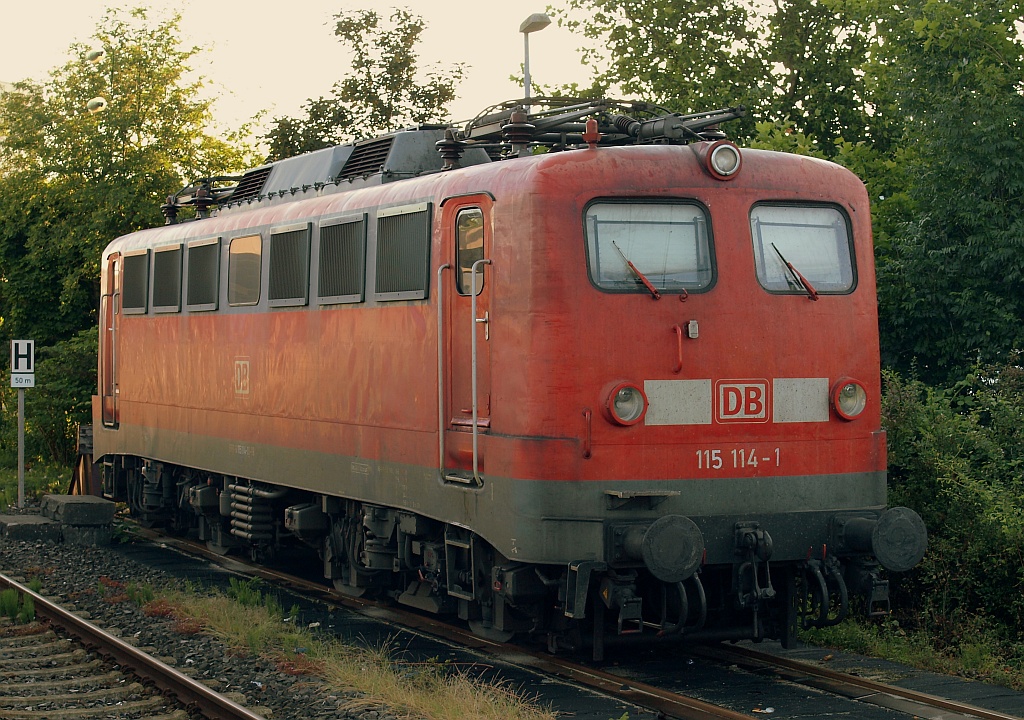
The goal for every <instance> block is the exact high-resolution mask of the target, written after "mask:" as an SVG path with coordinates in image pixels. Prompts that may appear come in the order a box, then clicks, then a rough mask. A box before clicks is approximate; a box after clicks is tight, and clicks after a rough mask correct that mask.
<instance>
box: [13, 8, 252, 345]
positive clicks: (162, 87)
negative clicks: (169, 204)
mask: <svg viewBox="0 0 1024 720" xmlns="http://www.w3.org/2000/svg"><path fill="white" fill-rule="evenodd" d="M178 23H179V17H178V16H174V17H172V18H170V19H167V20H162V21H157V22H151V21H149V19H148V17H147V14H146V11H144V10H142V9H139V10H134V11H132V12H131V13H129V14H128V15H127V16H125V15H123V14H122V13H121V12H119V11H116V10H111V11H108V13H107V15H106V16H105V17H104V18H103V19H102V21H101V22H100V24H99V26H98V28H97V31H96V35H95V40H96V43H97V46H98V47H99V48H102V50H103V55H102V58H101V60H100V62H99V63H98V64H96V65H92V64H90V63H87V62H85V61H84V59H83V58H84V57H85V54H86V49H87V48H86V47H85V46H84V45H82V44H77V43H76V44H75V45H73V46H72V47H71V49H70V54H71V56H72V57H73V58H74V59H73V60H71V61H69V62H68V63H67V64H65V65H64V66H63V67H60V68H57V69H55V70H54V71H53V72H52V73H51V76H50V80H49V81H48V82H46V83H45V84H42V85H40V84H36V83H33V82H22V83H18V84H16V85H15V89H14V91H12V92H10V93H7V94H4V95H2V96H0V137H3V138H4V140H3V142H2V143H0V277H2V279H3V284H2V286H0V317H2V318H3V324H2V325H0V336H2V337H0V341H6V339H8V338H11V337H15V336H21V337H30V338H34V339H35V340H36V342H37V346H38V347H42V346H46V345H50V344H53V343H55V342H57V341H58V340H61V339H64V338H68V337H71V336H72V335H74V334H75V333H76V332H78V331H79V330H82V329H83V328H85V327H87V326H89V325H90V324H92V323H93V321H94V319H95V313H96V309H97V305H98V277H99V260H100V253H101V251H102V249H103V248H104V246H106V244H107V243H108V242H110V241H111V240H112V239H114V238H116V237H118V236H119V235H122V234H124V233H127V232H131V231H133V230H137V229H139V228H142V227H148V226H152V225H154V224H159V223H160V222H161V216H160V210H159V208H160V205H161V203H162V202H163V201H164V200H165V198H166V197H167V196H168V195H169V194H171V193H172V192H174V191H176V190H178V189H179V188H181V187H182V186H183V185H184V184H185V183H186V182H188V181H190V180H192V179H194V178H196V177H202V176H207V175H213V174H222V173H224V172H227V171H231V170H236V169H239V168H241V167H244V166H246V165H247V164H248V163H247V162H246V160H245V158H244V152H243V150H242V149H240V148H239V146H238V145H237V144H234V143H233V142H232V141H231V139H230V138H229V140H221V139H218V138H215V137H213V136H211V135H209V134H208V132H207V128H208V126H209V124H210V121H211V114H210V101H208V100H202V99H200V98H199V92H200V89H201V87H202V80H191V79H189V78H190V75H189V66H188V63H189V60H190V58H191V57H192V56H193V55H194V54H195V53H196V52H197V49H196V48H183V47H181V44H180V40H179V33H178ZM101 96H103V97H106V99H107V106H106V110H105V111H104V112H102V113H97V114H89V113H88V112H86V103H87V101H88V100H89V98H95V97H101Z"/></svg>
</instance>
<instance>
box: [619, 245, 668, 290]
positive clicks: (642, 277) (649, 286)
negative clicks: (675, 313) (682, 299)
mask: <svg viewBox="0 0 1024 720" xmlns="http://www.w3.org/2000/svg"><path fill="white" fill-rule="evenodd" d="M612 247H613V248H615V249H616V250H618V251H619V255H621V256H622V259H623V260H625V261H626V265H628V266H629V269H630V270H631V271H632V273H633V274H634V275H636V279H637V280H639V281H640V282H642V283H643V285H644V287H645V288H647V289H648V290H649V291H650V293H651V296H652V297H653V298H654V299H655V300H659V299H660V298H661V293H660V292H658V288H656V287H654V285H653V284H652V283H651V281H650V280H648V279H647V276H646V275H644V274H643V273H642V272H640V271H639V270H638V269H637V267H636V265H634V264H633V263H631V262H630V261H629V258H628V257H626V254H625V253H624V252H622V250H621V249H620V248H619V246H618V245H616V244H615V241H614V240H612Z"/></svg>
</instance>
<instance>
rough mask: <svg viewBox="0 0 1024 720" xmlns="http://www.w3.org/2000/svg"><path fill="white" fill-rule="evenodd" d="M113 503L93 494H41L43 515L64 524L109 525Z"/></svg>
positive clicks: (112, 515) (112, 514)
mask: <svg viewBox="0 0 1024 720" xmlns="http://www.w3.org/2000/svg"><path fill="white" fill-rule="evenodd" d="M114 509H115V505H114V503H113V502H111V501H110V500H105V499H104V498H100V497H96V496H94V495H43V515H44V516H45V517H48V518H51V519H53V520H56V521H57V522H60V523H63V524H65V525H78V526H82V525H110V524H111V523H112V522H113V521H114Z"/></svg>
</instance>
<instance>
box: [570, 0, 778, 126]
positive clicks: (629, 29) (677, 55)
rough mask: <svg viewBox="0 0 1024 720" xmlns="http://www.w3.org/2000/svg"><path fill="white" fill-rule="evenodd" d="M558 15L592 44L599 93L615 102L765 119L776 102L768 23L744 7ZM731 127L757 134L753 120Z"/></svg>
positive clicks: (638, 5) (582, 10) (633, 8)
mask: <svg viewBox="0 0 1024 720" xmlns="http://www.w3.org/2000/svg"><path fill="white" fill-rule="evenodd" d="M553 13H554V14H555V16H556V17H557V18H558V22H559V24H560V25H564V26H565V27H567V28H569V29H570V30H572V31H573V32H576V33H579V34H581V35H582V36H583V37H585V38H588V39H589V40H590V41H591V43H590V44H589V45H588V47H586V48H584V49H583V50H582V51H581V52H582V57H581V61H582V63H583V64H584V65H587V66H590V67H593V68H605V69H604V70H602V71H600V72H597V73H595V81H594V86H595V87H603V88H608V89H609V92H610V93H613V94H615V95H616V96H618V95H622V96H624V97H636V98H638V99H642V100H648V101H650V102H653V103H656V104H658V105H662V106H665V107H669V108H672V109H674V110H678V111H680V112H698V111H701V110H710V109H713V108H717V107H723V106H727V105H735V104H743V105H746V106H747V107H748V108H749V109H750V110H752V111H759V110H760V108H762V107H763V106H764V105H765V104H766V103H767V102H768V101H769V98H770V97H771V95H772V92H773V89H772V88H773V83H772V80H771V70H770V65H769V63H768V60H767V58H766V57H765V56H764V55H763V53H762V52H760V50H761V49H762V48H763V35H764V32H765V31H764V22H763V18H760V17H759V16H758V15H757V14H756V13H755V12H754V11H753V9H752V6H751V4H750V3H748V2H744V0H725V2H717V3H707V2H698V1H697V0H569V2H568V3H567V6H566V9H564V10H554V11H553ZM755 114H756V112H755ZM729 127H730V133H732V134H736V133H740V134H743V135H747V134H751V133H752V132H753V127H754V116H753V114H752V115H751V117H748V118H747V119H745V120H743V121H739V122H732V123H730V125H729Z"/></svg>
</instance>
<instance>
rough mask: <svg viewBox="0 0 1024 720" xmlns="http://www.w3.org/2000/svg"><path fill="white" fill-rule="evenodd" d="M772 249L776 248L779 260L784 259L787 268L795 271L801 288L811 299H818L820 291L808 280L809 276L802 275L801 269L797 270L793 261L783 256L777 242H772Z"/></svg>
mask: <svg viewBox="0 0 1024 720" xmlns="http://www.w3.org/2000/svg"><path fill="white" fill-rule="evenodd" d="M772 249H774V250H775V252H776V253H778V255H779V260H781V261H782V264H783V265H785V266H786V267H787V268H789V271H790V272H791V273H793V277H794V278H795V279H796V281H797V283H798V284H799V286H800V288H801V289H802V290H803V291H804V292H806V293H807V297H808V298H810V299H811V300H817V299H818V291H817V290H815V289H814V286H813V285H811V283H810V282H809V281H808V280H807V278H805V277H804V276H803V275H801V274H800V271H799V270H797V269H796V268H795V267H793V263H791V262H789V261H788V260H786V258H785V257H783V255H782V251H780V250H779V249H778V248H777V247H775V243H772Z"/></svg>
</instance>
